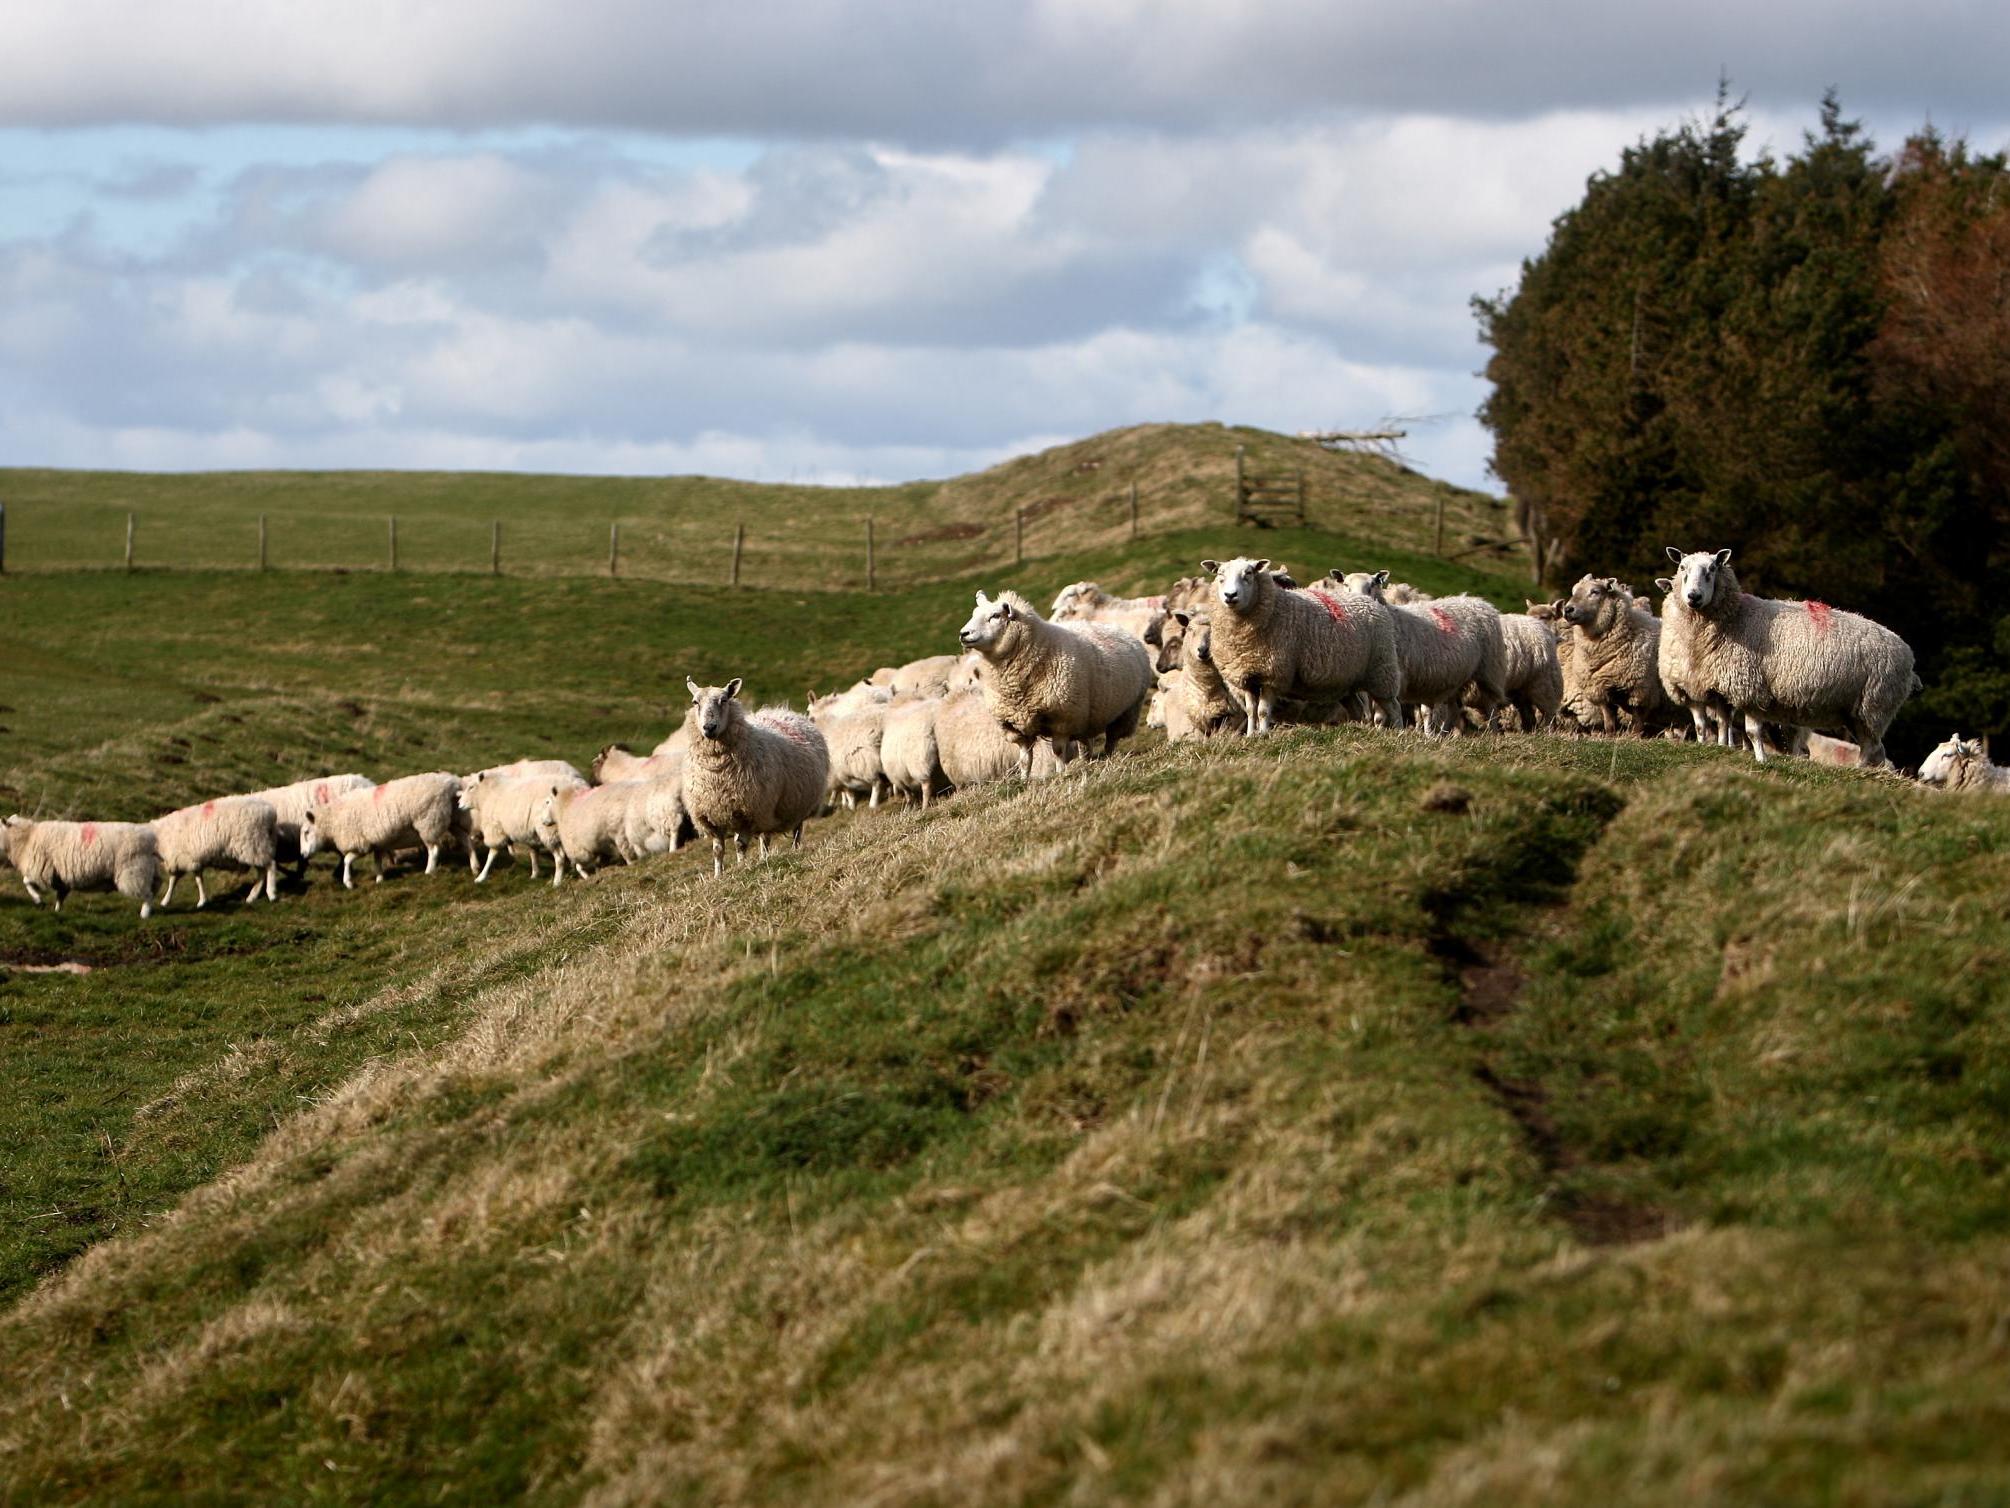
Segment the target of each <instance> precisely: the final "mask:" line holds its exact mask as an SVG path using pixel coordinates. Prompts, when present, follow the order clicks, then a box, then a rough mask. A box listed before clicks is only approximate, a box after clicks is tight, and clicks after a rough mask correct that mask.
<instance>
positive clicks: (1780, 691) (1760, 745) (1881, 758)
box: [1668, 546, 1920, 769]
mask: <svg viewBox="0 0 2010 1508" xmlns="http://www.w3.org/2000/svg"><path fill="white" fill-rule="evenodd" d="M1668 554H1669V557H1670V558H1671V559H1672V560H1674V561H1675V562H1676V565H1675V575H1674V578H1673V583H1672V585H1673V590H1672V591H1671V592H1670V593H1669V595H1670V596H1671V597H1680V598H1681V599H1682V602H1683V605H1684V606H1685V607H1686V608H1687V610H1688V611H1689V612H1691V613H1693V614H1695V618H1694V621H1693V622H1690V623H1689V624H1688V625H1687V626H1688V629H1689V633H1690V641H1689V644H1688V647H1687V651H1686V654H1687V665H1688V671H1687V674H1688V676H1689V677H1690V678H1691V680H1692V682H1693V686H1694V687H1695V688H1696V689H1700V690H1701V691H1702V692H1703V694H1705V695H1706V696H1709V697H1713V698H1717V699H1720V700H1721V701H1722V702H1723V704H1724V706H1725V707H1726V708H1727V709H1728V712H1729V716H1728V717H1727V718H1726V726H1727V727H1728V726H1729V725H1730V723H1731V720H1732V719H1737V720H1739V721H1741V722H1742V723H1743V724H1744V728H1745V733H1746V737H1747V738H1748V739H1749V740H1750V742H1751V745H1752V753H1753V756H1754V757H1755V758H1756V759H1757V760H1758V761H1759V762H1760V763H1761V764H1763V763H1764V762H1765V758H1766V743H1765V730H1764V728H1763V726H1762V723H1763V720H1765V719H1771V720H1773V721H1776V722H1781V723H1786V724H1789V725H1791V726H1793V727H1796V728H1810V729H1813V730H1814V731H1816V732H1819V733H1829V734H1837V735H1840V736H1842V737H1844V738H1847V739H1849V740H1850V741H1851V742H1852V743H1855V744H1858V745H1860V746H1861V747H1862V749H1863V762H1864V765H1865V767H1866V768H1870V769H1875V768H1877V767H1878V766H1880V765H1883V764H1887V763H1889V761H1888V760H1887V759H1886V758H1885V752H1884V735H1885V730H1886V729H1888V728H1889V727H1890V726H1891V722H1892V719H1893V718H1895V717H1897V716H1898V709H1899V708H1900V707H1902V706H1903V705H1904V704H1905V700H1906V698H1907V697H1909V696H1911V695H1912V694H1913V693H1914V692H1915V691H1917V690H1919V686H1920V682H1919V677H1918V676H1917V675H1915V674H1914V673H1913V660H1912V648H1911V646H1910V645H1908V644H1907V643H1906V642H1905V640H1903V639H1901V638H1900V637H1899V636H1898V635H1897V634H1895V633H1893V632H1892V631H1891V630H1890V629H1888V628H1886V627H1884V626H1883V625H1882V624H1879V623H1873V622H1872V621H1871V620H1870V619H1868V618H1865V617H1861V616H1859V615H1858V614H1856V613H1848V612H1844V611H1842V610H1841V609H1840V608H1833V607H1830V606H1829V605H1828V604H1827V603H1825V602H1793V601H1779V600H1776V599H1773V598H1768V597H1754V596H1751V595H1750V594H1748V593H1746V592H1743V591H1741V590H1739V587H1738V577H1737V573H1736V572H1735V571H1733V570H1732V569H1731V552H1730V551H1729V550H1719V551H1717V553H1716V554H1714V555H1712V554H1710V553H1709V552H1708V551H1696V552H1693V553H1689V554H1684V553H1683V552H1682V551H1680V550H1677V549H1675V548H1674V547H1672V546H1671V547H1670V548H1669V551H1668Z"/></svg>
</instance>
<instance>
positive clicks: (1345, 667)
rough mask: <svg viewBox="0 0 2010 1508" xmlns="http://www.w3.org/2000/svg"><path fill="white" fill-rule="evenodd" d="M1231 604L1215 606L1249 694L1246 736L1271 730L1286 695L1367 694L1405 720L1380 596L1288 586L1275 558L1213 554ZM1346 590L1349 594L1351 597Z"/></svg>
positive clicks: (1219, 643)
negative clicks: (1274, 568) (1225, 557)
mask: <svg viewBox="0 0 2010 1508" xmlns="http://www.w3.org/2000/svg"><path fill="white" fill-rule="evenodd" d="M1201 566H1202V568H1203V569H1205V570H1207V571H1210V572H1212V573H1213V574H1214V576H1215V594H1216V596H1217V597H1219V598H1220V600H1221V605H1222V607H1223V608H1224V609H1225V611H1222V612H1210V613H1209V614H1208V641H1209V648H1210V651H1211V654H1212V658H1213V661H1214V664H1215V666H1216V667H1217V668H1218V669H1219V670H1220V672H1221V678H1222V680H1223V682H1224V683H1225V684H1226V685H1227V686H1228V689H1229V690H1230V692H1231V693H1233V694H1234V695H1235V696H1236V698H1237V699H1238V700H1239V701H1240V702H1241V703H1242V707H1243V732H1244V734H1245V735H1246V736H1254V735H1256V734H1259V733H1268V732H1269V731H1270V728H1271V723H1272V720H1273V718H1274V717H1275V715H1276V710H1277V705H1278V702H1279V700H1280V699H1282V698H1284V697H1290V696H1297V697H1306V698H1310V697H1319V698H1321V699H1326V700H1334V701H1349V700H1351V699H1353V698H1354V697H1355V695H1356V694H1357V693H1364V694H1365V695H1366V696H1367V697H1368V698H1369V699H1370V700H1371V701H1372V702H1374V703H1375V705H1377V706H1379V707H1380V708H1381V709H1382V711H1383V714H1384V715H1385V716H1386V717H1387V718H1388V719H1389V721H1390V723H1391V724H1392V725H1393V726H1395V727H1398V728H1400V727H1402V726H1403V703H1402V697H1403V669H1402V665H1401V662H1400V661H1399V660H1398V659H1397V657H1396V640H1395V631H1394V629H1393V628H1392V627H1391V625H1390V621H1389V609H1388V608H1386V607H1384V606H1383V605H1382V604H1381V603H1379V602H1377V601H1375V600H1374V599H1373V598H1372V597H1360V596H1352V595H1345V594H1341V593H1338V592H1329V591H1320V590H1318V589H1316V588H1315V589H1314V590H1312V591H1309V592H1306V591H1298V590H1296V589H1294V588H1288V587H1285V586H1284V585H1283V584H1282V583H1281V582H1280V581H1279V580H1278V579H1277V578H1276V576H1275V575H1273V574H1272V572H1271V569H1270V562H1269V561H1268V560H1250V559H1248V558H1246V557H1242V556H1238V557H1237V558H1236V559H1234V560H1231V561H1228V562H1227V563H1226V564H1223V563H1221V562H1219V561H1213V560H1203V561H1202V562H1201ZM1343 596H1344V600H1343Z"/></svg>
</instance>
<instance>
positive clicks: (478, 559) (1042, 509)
mask: <svg viewBox="0 0 2010 1508" xmlns="http://www.w3.org/2000/svg"><path fill="white" fill-rule="evenodd" d="M1237 446H1241V447H1243V449H1244V450H1245V452H1246V457H1245V460H1246V465H1247V467H1248V469H1249V472H1250V474H1251V475H1254V476H1260V477H1266V478H1267V477H1274V476H1279V475H1285V474H1295V473H1297V472H1299V471H1302V472H1304V473H1305V476H1306V485H1307V500H1308V501H1307V506H1308V513H1309V515H1310V521H1311V522H1313V523H1315V524H1318V525H1320V526H1323V527H1328V528H1333V527H1338V528H1341V529H1343V530H1351V531H1353V532H1356V533H1358V534H1362V535H1365V536H1366V537H1369V538H1373V539H1377V540H1381V541H1383V542H1385V543H1387V544H1390V545H1396V546H1402V547H1407V548H1409V549H1412V550H1422V549H1426V548H1429V547H1431V544H1432V541H1433V538H1434V534H1433V531H1434V529H1435V527H1436V524H1435V519H1436V510H1437V508H1438V506H1439V505H1440V504H1442V505H1443V507H1444V510H1445V519H1446V522H1445V540H1446V546H1445V547H1446V549H1447V551H1449V552H1459V551H1463V550H1466V549H1469V548H1470V547H1471V546H1473V545H1474V544H1477V543H1479V542H1480V541H1482V540H1501V539H1502V538H1503V537H1505V536H1507V535H1509V534H1511V532H1512V529H1511V525H1510V524H1509V522H1508V520H1507V516H1506V509H1505V506H1504V504H1503V503H1502V502H1501V500H1500V499H1497V498H1492V497H1488V496H1485V495H1484V494H1481V493H1476V492H1471V491H1467V490H1464V489H1460V488H1456V487H1451V486H1449V485H1447V484H1445V483H1442V482H1434V481H1431V480H1429V479H1428V478H1425V477H1421V476H1418V475H1417V474H1416V473H1414V472H1410V471H1406V470H1404V469H1403V468H1402V467H1400V466H1398V465H1396V464H1395V463H1393V462H1391V461H1388V460H1385V459H1383V458H1381V457H1378V456H1368V455H1336V454H1332V453H1329V452H1327V451H1325V450H1323V449H1321V448H1320V447H1319V446H1317V445H1314V444H1312V443H1310V442H1309V441H1303V440H1295V439H1291V438H1289V437H1287V436H1284V435H1279V434H1273V433H1271V432H1269V431H1266V430H1258V429H1246V428H1243V429H1227V428H1224V427H1223V426H1221V425H1216V424H1202V425H1172V424H1155V425H1141V426H1138V427H1136V428H1132V429H1123V430H1114V431H1111V432H1109V433H1107V434H1102V435H1096V436H1093V437H1091V438H1089V439H1087V440H1082V441H1078V442H1075V443H1073V444H1070V445H1062V446H1056V447H1054V448H1053V449H1050V450H1047V451H1043V452H1040V453H1039V454H1036V455H1031V456H1024V457H1020V458H1018V459H1015V460H1012V461H1008V462H1006V463H1004V464H1002V465H999V466H995V467H993V468H991V469H990V470H988V471H984V472H980V473H976V474H973V475H970V476H964V477H956V478H952V479H950V480H947V481H942V482H912V483H904V484H901V485H897V486H884V487H807V486H796V485H785V484H780V483H760V482H738V481H728V480H724V479H721V478H716V477H663V478H645V477H562V476H524V475H503V474H494V473H480V472H357V471H347V472H224V473H208V474H200V473H197V474H189V473H181V474H144V473H130V472H87V471H46V470H27V469H20V468H16V469H10V470H0V501H4V502H5V503H6V505H7V549H8V555H7V566H8V569H9V570H10V571H12V572H16V573H19V572H37V571H52V570H102V569H111V568H117V567H118V566H120V564H121V563H122V560H123V553H124V549H125V530H126V519H127V516H128V514H131V515H133V516H134V517H135V518H136V526H135V529H136V532H135V536H134V559H135V562H136V563H137V564H138V565H139V566H141V567H143V568H144V567H156V568H160V567H166V568H172V569H177V570H188V569H208V570H251V569H253V568H254V567H255V566H256V563H257V560H258V521H259V519H260V517H261V516H262V517H264V518H265V519H266V521H267V558H268V561H269V563H270V564H271V566H272V567H273V568H275V569H282V570H299V569H308V570H331V569H344V570H356V571H381V570H385V569H387V567H388V565H389V558H390V548H389V543H390V542H389V520H390V518H391V517H393V516H395V517H396V518H397V521H398V562H399V565H400V566H401V567H402V568H403V569H405V570H411V571H425V572H440V571H457V572H473V573H478V574H487V573H488V571H489V568H490V546H491V534H490V529H491V525H492V524H493V523H496V522H500V523H501V525H502V530H503V533H502V560H503V570H504V573H505V574H507V575H510V576H551V575H563V576H594V575H605V574H606V572H607V564H608V546H609V528H610V525H614V524H619V525H620V530H621V538H620V560H621V564H620V569H621V571H622V573H623V574H626V575H628V576H631V577H634V578H637V579H645V580H658V581H684V582H724V581H726V580H727V579H728V575H729V572H730V569H731V562H732V552H733V538H734V529H735V526H736V524H737V525H744V526H745V529H746V538H745V546H744V551H743V558H742V561H741V581H742V583H743V584H746V585H750V586H763V587H777V588H787V589H794V590H830V589H835V590H842V591H850V590H855V589H858V588H862V587H863V586H864V585H865V543H866V541H865V531H866V523H867V520H868V519H871V520H872V521H873V523H874V526H875V532H874V545H875V551H876V557H877V559H876V570H877V578H878V580H879V582H880V583H881V584H883V585H895V584H902V583H906V584H912V583H915V582H920V581H930V580H939V579H942V578H945V577H952V576H962V575H966V574H968V573H970V572H972V571H978V570H983V569H989V568H993V567H996V566H999V565H1001V564H1009V563H1010V562H1011V561H1012V559H1013V556H1014V550H1015V548H1017V547H1018V544H1017V543H1016V542H1015V539H1016V537H1015V525H1014V517H1015V514H1016V513H1019V512H1021V511H1023V513H1024V515H1025V523H1024V535H1023V548H1024V551H1025V552H1026V553H1027V554H1028V555H1031V556H1036V557H1047V556H1055V555H1061V554H1072V553H1076V552H1080V551H1083V550H1089V549H1095V548H1099V547H1107V546H1111V545H1116V544H1119V543H1123V542H1126V541H1127V540H1128V536H1129V532H1130V501H1129V498H1130V489H1131V486H1132V484H1134V483H1135V484H1136V486H1137V488H1138V494H1139V510H1138V511H1139V526H1140V528H1141V530H1142V531H1143V532H1144V533H1146V534H1160V533H1165V532H1167V531H1171V530H1178V529H1192V528H1196V527H1200V526H1203V525H1218V524H1224V523H1228V522H1230V521H1231V520H1232V517H1233V502H1232V493H1233V486H1234V476H1235V451H1236V447H1237ZM1507 553H1508V555H1510V556H1512V558H1514V559H1516V560H1519V559H1520V558H1521V556H1520V553H1519V545H1518V544H1516V545H1514V546H1512V547H1511V548H1510V549H1509V551H1508V552H1507Z"/></svg>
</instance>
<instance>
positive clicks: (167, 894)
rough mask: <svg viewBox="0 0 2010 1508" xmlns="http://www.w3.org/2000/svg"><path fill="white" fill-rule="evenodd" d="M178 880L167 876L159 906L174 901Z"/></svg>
mask: <svg viewBox="0 0 2010 1508" xmlns="http://www.w3.org/2000/svg"><path fill="white" fill-rule="evenodd" d="M180 878H181V876H180V875H178V874H170V875H169V876H168V882H167V889H165V890H163V891H162V892H161V905H162V906H163V907H165V906H166V905H167V903H168V902H169V901H171V900H173V899H174V882H175V881H176V880H178V879H180ZM28 893H29V894H30V895H33V894H34V893H35V888H34V887H33V886H32V885H31V886H29V887H28Z"/></svg>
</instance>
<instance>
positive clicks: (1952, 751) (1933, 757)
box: [1919, 733, 1984, 785]
mask: <svg viewBox="0 0 2010 1508" xmlns="http://www.w3.org/2000/svg"><path fill="white" fill-rule="evenodd" d="M1983 757H1984V755H1983V750H1982V740H1981V739H1979V738H1963V737H1962V736H1961V735H1960V734H1959V733H1956V734H1955V735H1954V736H1953V737H1951V738H1949V739H1948V740H1947V742H1945V743H1943V744H1941V745H1940V747H1938V748H1937V749H1935V750H1934V751H1933V752H1932V753H1931V754H1929V755H1927V756H1926V758H1925V759H1923V760H1921V761H1920V765H1919V779H1920V783H1921V784H1923V785H1947V784H1949V783H1951V782H1952V781H1953V779H1954V777H1955V776H1956V775H1957V774H1958V773H1960V770H1961V767H1962V766H1963V765H1966V764H1970V763H1972V762H1975V761H1978V760H1981V759H1982V758H1983Z"/></svg>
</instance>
